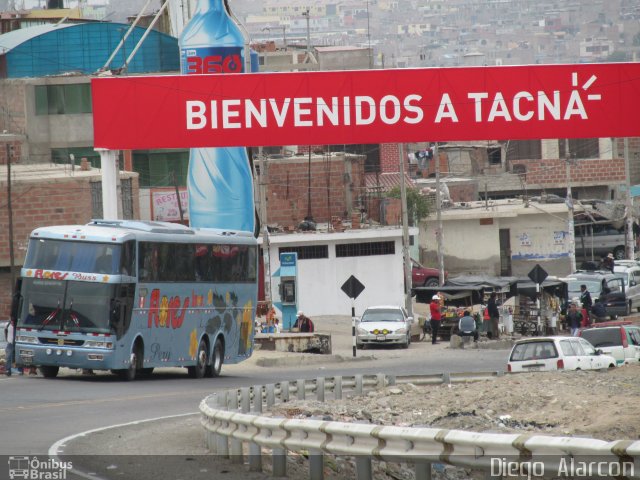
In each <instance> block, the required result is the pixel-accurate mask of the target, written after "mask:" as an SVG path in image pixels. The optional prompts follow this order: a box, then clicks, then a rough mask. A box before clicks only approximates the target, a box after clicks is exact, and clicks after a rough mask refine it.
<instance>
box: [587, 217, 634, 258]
mask: <svg viewBox="0 0 640 480" xmlns="http://www.w3.org/2000/svg"><path fill="white" fill-rule="evenodd" d="M625 242H626V237H625V232H624V228H620V229H618V228H615V227H614V226H613V225H611V224H609V223H585V224H576V227H575V246H576V250H575V252H576V259H581V260H596V261H599V259H600V258H602V257H604V256H605V255H607V254H609V253H613V257H614V258H615V259H616V260H621V259H623V258H625Z"/></svg>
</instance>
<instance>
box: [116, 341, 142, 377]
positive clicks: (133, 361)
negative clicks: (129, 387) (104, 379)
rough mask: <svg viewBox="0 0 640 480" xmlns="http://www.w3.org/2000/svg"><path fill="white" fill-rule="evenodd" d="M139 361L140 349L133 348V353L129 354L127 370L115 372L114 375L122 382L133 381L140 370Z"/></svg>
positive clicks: (140, 356) (140, 357)
mask: <svg viewBox="0 0 640 480" xmlns="http://www.w3.org/2000/svg"><path fill="white" fill-rule="evenodd" d="M141 359H142V352H141V351H140V348H134V350H133V352H131V357H130V358H129V368H125V369H123V370H117V371H116V373H117V374H118V376H119V377H120V378H121V379H122V380H126V381H127V382H131V381H133V380H135V379H136V376H137V374H138V370H139V368H140V363H141V362H140V360H141Z"/></svg>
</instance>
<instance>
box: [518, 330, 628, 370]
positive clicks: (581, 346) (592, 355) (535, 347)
mask: <svg viewBox="0 0 640 480" xmlns="http://www.w3.org/2000/svg"><path fill="white" fill-rule="evenodd" d="M615 366H616V360H615V358H613V357H612V356H610V355H605V354H603V353H602V352H601V351H600V350H596V349H595V348H594V346H593V345H591V344H590V343H589V342H588V341H587V340H585V339H584V338H580V337H560V336H555V337H533V338H526V339H522V340H518V341H517V342H516V343H515V344H514V346H513V348H512V349H511V354H510V355H509V362H508V363H507V370H508V371H509V372H538V371H551V370H599V369H602V368H612V367H615Z"/></svg>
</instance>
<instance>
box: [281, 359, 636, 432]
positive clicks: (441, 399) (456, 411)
mask: <svg viewBox="0 0 640 480" xmlns="http://www.w3.org/2000/svg"><path fill="white" fill-rule="evenodd" d="M639 378H640V365H639V366H624V367H619V368H615V369H613V370H610V371H606V372H597V371H579V372H538V373H523V374H517V375H507V376H505V377H503V378H499V379H497V380H492V381H481V382H474V383H464V384H451V385H437V386H416V385H412V384H405V385H398V386H394V387H388V388H386V389H384V390H380V391H374V392H370V393H369V394H367V395H366V396H364V397H353V398H350V399H346V400H341V401H328V402H326V403H319V402H315V401H306V402H302V403H299V402H290V403H287V404H285V405H279V406H277V408H275V409H273V410H271V414H272V415H274V416H285V417H294V416H295V417H299V418H304V417H308V416H310V415H311V416H314V417H315V416H320V417H323V418H324V419H326V420H329V417H330V418H331V419H332V420H335V421H343V422H352V421H359V422H362V421H369V422H371V423H376V424H381V425H398V426H416V427H417V426H421V427H433V428H447V429H461V430H471V431H477V432H504V433H511V432H522V431H529V432H540V433H544V434H549V435H559V436H580V437H593V438H598V439H601V440H617V439H629V440H634V439H639V438H640V403H639V402H638V398H640V382H639V381H638V379H639ZM300 412H302V413H300Z"/></svg>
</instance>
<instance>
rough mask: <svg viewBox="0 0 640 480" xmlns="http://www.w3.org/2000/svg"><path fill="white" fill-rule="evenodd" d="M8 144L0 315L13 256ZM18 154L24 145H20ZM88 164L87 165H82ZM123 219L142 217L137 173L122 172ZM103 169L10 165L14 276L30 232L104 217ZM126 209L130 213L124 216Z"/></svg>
mask: <svg viewBox="0 0 640 480" xmlns="http://www.w3.org/2000/svg"><path fill="white" fill-rule="evenodd" d="M5 145H6V143H3V142H2V141H0V163H1V164H0V205H1V206H2V208H0V225H2V226H3V228H1V229H0V318H6V317H8V315H9V307H10V298H11V271H10V265H11V259H10V248H9V245H10V243H11V240H10V238H9V228H8V225H9V209H8V201H7V200H8V197H7V187H8V185H7V184H8V182H7V165H6V151H7V149H6V148H5ZM15 152H17V155H18V156H19V150H16V151H15ZM82 168H84V169H82ZM120 182H121V185H120V188H121V196H120V203H121V205H120V210H121V214H122V216H121V217H120V218H139V215H140V212H139V209H138V203H137V202H135V201H132V199H133V198H137V197H138V175H137V174H136V173H132V172H121V173H120ZM101 186H102V178H101V172H100V170H97V169H92V168H90V167H89V166H88V164H87V162H85V163H84V166H83V167H80V166H78V167H77V168H75V169H74V170H72V169H71V167H69V166H65V165H54V164H39V165H25V164H19V163H16V164H14V163H13V160H12V165H11V204H12V205H11V207H12V208H11V211H12V215H11V216H12V223H13V250H14V265H15V270H14V273H15V276H16V277H17V276H18V275H19V269H20V267H21V266H22V264H23V262H24V256H25V253H26V248H27V241H28V238H29V234H30V233H31V231H32V230H34V229H35V228H36V227H41V226H44V225H66V224H84V223H88V222H89V221H90V220H91V219H92V218H100V217H101V216H102V189H101ZM125 213H126V215H125Z"/></svg>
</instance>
